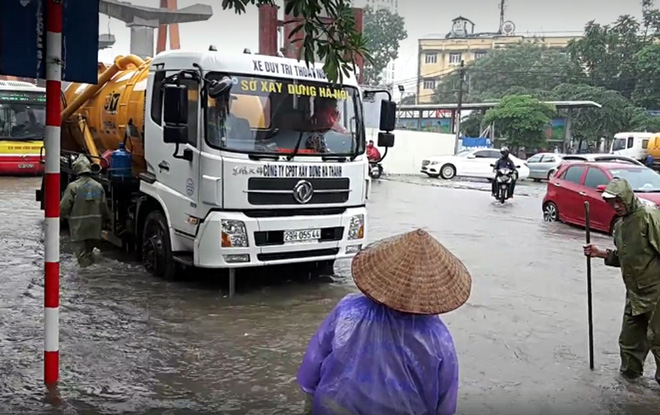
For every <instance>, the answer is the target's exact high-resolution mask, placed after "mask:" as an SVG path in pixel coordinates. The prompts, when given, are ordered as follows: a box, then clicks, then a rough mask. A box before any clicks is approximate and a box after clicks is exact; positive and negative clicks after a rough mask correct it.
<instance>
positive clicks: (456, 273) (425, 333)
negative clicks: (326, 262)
mask: <svg viewBox="0 0 660 415" xmlns="http://www.w3.org/2000/svg"><path fill="white" fill-rule="evenodd" d="M351 269H352V273H353V279H354V281H355V284H356V285H357V287H358V288H359V290H360V291H361V293H356V294H349V295H347V296H345V297H344V298H343V299H342V300H341V301H340V302H339V304H337V305H336V306H335V308H334V309H333V310H332V311H331V312H330V314H329V315H328V316H327V317H326V318H325V320H324V321H323V323H322V324H321V326H320V327H319V329H318V330H317V332H316V334H315V335H314V337H313V338H312V339H311V341H310V342H309V345H308V346H307V350H306V352H305V356H304V357H303V361H302V364H301V365H300V368H299V370H298V377H297V378H298V383H299V385H300V387H301V389H302V390H303V391H304V392H305V393H306V398H307V409H308V410H311V413H313V414H314V415H337V414H351V415H372V414H378V415H410V414H434V415H451V414H454V413H455V412H456V404H457V396H458V359H457V357H456V351H455V350H454V343H453V340H452V337H451V334H450V333H449V330H448V329H447V327H446V326H445V325H444V323H443V322H442V320H441V319H440V318H439V316H438V314H442V313H448V312H450V311H453V310H455V309H457V308H459V307H460V306H461V305H463V304H464V303H465V302H466V301H467V300H468V298H469V296H470V291H471V288H472V277H471V276H470V273H469V272H468V270H467V268H466V267H465V265H463V263H462V262H461V261H460V260H459V259H458V258H457V257H456V256H454V255H453V254H452V253H451V252H449V250H447V249H446V248H445V247H444V246H443V245H442V244H440V242H438V241H437V240H436V239H434V238H433V237H432V236H431V235H429V234H428V233H427V232H425V231H423V230H421V229H418V230H415V231H413V232H409V233H405V234H402V235H397V236H394V237H391V238H387V239H384V240H381V241H378V242H376V243H374V244H371V245H369V246H367V247H366V248H365V249H363V250H362V251H360V252H359V253H358V254H357V255H356V256H355V258H353V263H352V267H351Z"/></svg>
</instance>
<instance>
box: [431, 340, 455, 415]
mask: <svg viewBox="0 0 660 415" xmlns="http://www.w3.org/2000/svg"><path fill="white" fill-rule="evenodd" d="M439 378H440V385H441V387H440V396H439V399H438V409H437V411H436V413H437V415H454V414H455V413H456V406H457V403H458V358H457V357H456V350H455V349H454V346H453V344H452V345H451V347H448V348H447V351H446V353H445V356H444V359H443V360H442V363H441V364H440V371H439Z"/></svg>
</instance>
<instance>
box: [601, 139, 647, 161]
mask: <svg viewBox="0 0 660 415" xmlns="http://www.w3.org/2000/svg"><path fill="white" fill-rule="evenodd" d="M654 135H655V133H647V132H630V133H627V132H623V133H616V134H614V140H612V145H611V146H610V153H611V154H616V155H619V156H626V157H630V158H633V159H635V160H638V161H641V162H642V163H643V162H644V161H645V160H646V157H648V155H649V150H648V147H649V140H650V139H651V138H652V137H653V136H654Z"/></svg>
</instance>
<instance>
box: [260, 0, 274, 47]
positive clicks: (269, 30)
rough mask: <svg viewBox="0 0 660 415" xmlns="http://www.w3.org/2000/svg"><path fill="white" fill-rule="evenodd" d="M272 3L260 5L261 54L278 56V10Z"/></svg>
mask: <svg viewBox="0 0 660 415" xmlns="http://www.w3.org/2000/svg"><path fill="white" fill-rule="evenodd" d="M278 9H279V7H277V6H276V5H272V4H262V5H261V6H259V54H261V55H268V56H276V55H277V52H278V51H277V47H278V39H277V37H278V28H277V23H278V21H277V11H278Z"/></svg>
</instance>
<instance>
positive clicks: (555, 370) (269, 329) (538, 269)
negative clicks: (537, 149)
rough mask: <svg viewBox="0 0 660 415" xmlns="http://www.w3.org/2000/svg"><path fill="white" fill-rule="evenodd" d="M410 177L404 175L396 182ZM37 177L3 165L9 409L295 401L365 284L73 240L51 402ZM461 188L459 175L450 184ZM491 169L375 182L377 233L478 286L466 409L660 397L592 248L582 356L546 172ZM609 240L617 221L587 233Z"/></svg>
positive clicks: (572, 247)
mask: <svg viewBox="0 0 660 415" xmlns="http://www.w3.org/2000/svg"><path fill="white" fill-rule="evenodd" d="M401 180H403V181H408V182H409V183H404V182H402V181H401ZM38 184H39V179H34V178H32V179H15V178H1V179H0V194H2V198H0V215H1V217H2V218H3V220H2V223H0V263H2V264H3V267H2V271H1V272H0V277H1V279H0V281H1V284H2V285H1V288H2V289H0V373H1V376H0V408H1V411H0V412H3V413H7V412H9V413H12V412H19V411H20V412H26V413H27V412H29V413H42V414H45V413H66V414H75V413H80V414H82V413H107V414H110V413H145V412H147V411H149V412H152V413H167V414H179V413H181V414H183V413H209V414H210V413H214V414H241V415H244V414H245V415H253V414H255V415H256V414H296V413H301V411H302V407H303V397H302V395H301V393H300V392H299V390H298V387H297V385H296V380H295V376H296V371H297V368H298V364H299V362H300V360H301V358H302V355H303V353H304V350H305V347H306V344H307V341H308V340H309V338H310V337H311V335H312V334H313V332H314V331H315V329H316V327H317V326H318V324H319V323H320V322H321V320H322V319H323V318H324V317H325V315H326V313H327V312H328V311H329V310H330V309H331V308H332V307H333V306H334V304H336V302H337V301H338V300H339V299H340V298H341V297H342V296H344V295H345V294H346V293H349V292H353V291H355V290H356V288H355V286H354V285H353V283H352V282H351V280H350V277H349V264H348V263H347V262H344V263H338V264H337V266H336V272H337V273H338V274H339V275H338V277H337V278H335V279H334V281H332V280H331V281H327V280H319V279H315V280H311V281H310V280H307V279H306V278H305V277H304V276H303V277H299V276H295V275H288V274H287V273H288V271H286V270H278V269H274V270H270V271H268V272H265V273H263V272H262V273H255V274H258V275H252V273H243V274H239V276H238V278H239V280H240V281H239V282H240V284H239V287H238V288H239V295H238V296H237V297H236V298H234V299H232V300H230V299H228V298H226V296H225V293H226V284H225V283H224V281H220V280H221V277H219V276H218V277H217V278H214V276H213V275H210V276H209V275H206V274H205V275H204V276H203V277H199V276H196V275H190V276H189V280H188V281H183V282H166V281H162V280H160V279H157V278H154V277H151V276H149V275H147V274H146V273H145V272H144V270H143V269H142V267H141V266H140V265H139V264H137V263H135V262H132V261H131V259H130V258H126V257H123V256H122V254H121V253H119V252H117V251H115V250H113V249H112V248H108V249H104V250H103V251H102V252H101V253H100V254H99V263H98V264H97V265H94V266H93V267H92V268H90V269H86V270H83V271H80V270H78V269H77V266H76V265H75V261H74V259H73V257H72V255H71V254H70V253H68V252H67V245H66V243H64V244H63V248H62V249H63V253H62V277H61V295H62V301H61V311H60V313H61V323H60V324H61V336H60V342H61V347H60V350H61V351H60V354H61V356H60V359H61V368H60V373H61V382H60V388H59V389H60V394H61V396H62V398H63V400H64V403H63V404H62V405H60V406H59V407H57V408H52V407H51V406H50V405H48V404H46V403H44V388H43V386H42V379H43V377H42V376H43V374H42V372H43V369H42V359H43V358H42V356H43V354H42V350H43V327H42V316H43V264H42V261H43V259H42V258H43V230H42V227H41V223H42V217H43V212H41V211H40V210H39V209H38V205H37V204H36V202H34V189H35V188H36V187H38ZM456 187H459V188H458V189H457V188H456ZM486 189H488V185H487V184H469V183H465V182H457V183H453V184H448V183H447V182H442V181H439V180H435V181H433V180H431V181H429V180H426V179H421V178H420V179H397V180H396V181H385V180H382V181H379V182H376V183H374V188H373V192H372V198H371V200H370V206H369V207H370V217H369V228H368V230H369V236H370V239H372V240H373V239H378V238H382V237H386V236H389V235H392V234H396V233H401V232H405V231H409V230H411V229H414V228H416V227H422V228H425V229H426V230H428V231H429V232H431V233H432V234H433V235H435V236H436V237H437V238H438V239H439V240H440V241H441V242H442V243H443V244H445V245H446V246H447V247H448V248H450V249H451V250H452V251H453V252H454V253H455V254H456V255H457V256H458V257H460V258H461V259H462V260H463V261H464V262H465V264H466V265H467V267H468V268H469V269H470V271H471V273H472V275H473V280H474V283H473V284H474V285H473V294H472V296H471V298H470V300H469V301H468V303H467V304H466V305H465V306H464V307H462V308H460V309H459V310H457V311H455V312H453V313H450V314H448V315H446V316H443V320H445V322H446V323H447V324H448V326H449V328H450V330H451V332H452V334H453V336H454V341H455V343H456V347H457V350H458V353H459V358H460V364H461V366H460V371H461V374H460V383H461V386H460V397H459V399H460V401H459V413H460V414H465V415H471V414H508V415H512V414H521V415H522V414H525V415H528V414H564V413H579V414H591V413H593V414H644V415H647V414H655V413H660V409H659V408H660V386H658V385H657V384H655V382H654V381H653V380H652V373H653V370H654V367H653V366H654V364H653V363H652V359H649V360H648V363H647V376H646V379H647V380H644V381H642V382H638V383H635V384H629V383H626V382H624V381H621V380H619V378H618V375H617V370H618V363H619V358H618V348H617V337H618V330H619V327H620V320H621V313H622V310H623V295H624V289H623V284H622V282H621V278H620V276H619V274H618V270H616V269H612V268H606V267H605V266H603V265H602V263H601V261H595V260H594V264H593V279H594V284H593V289H594V310H595V311H594V314H595V318H594V326H595V362H596V369H595V370H594V371H590V370H589V367H588V355H587V353H588V347H587V310H586V303H587V302H586V282H585V281H586V279H585V268H586V267H585V258H584V256H583V255H582V253H581V246H582V244H583V240H584V232H583V231H582V230H580V229H576V228H571V227H568V226H566V225H562V224H557V223H544V222H543V221H542V215H541V208H540V198H541V197H542V195H543V191H544V185H538V184H537V185H535V184H530V185H524V184H521V185H520V186H519V187H518V189H517V193H518V194H519V195H520V196H518V197H516V198H515V199H514V200H513V201H511V202H510V203H509V202H507V203H505V204H504V205H500V204H499V203H495V202H494V200H493V199H492V198H491V197H490V195H489V194H488V193H487V192H484V191H480V190H486ZM594 241H595V242H596V243H599V244H601V245H608V244H609V243H610V241H609V238H607V237H605V236H599V235H595V236H594Z"/></svg>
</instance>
